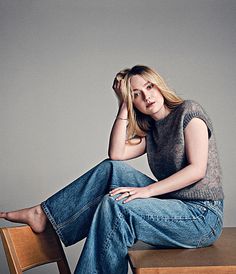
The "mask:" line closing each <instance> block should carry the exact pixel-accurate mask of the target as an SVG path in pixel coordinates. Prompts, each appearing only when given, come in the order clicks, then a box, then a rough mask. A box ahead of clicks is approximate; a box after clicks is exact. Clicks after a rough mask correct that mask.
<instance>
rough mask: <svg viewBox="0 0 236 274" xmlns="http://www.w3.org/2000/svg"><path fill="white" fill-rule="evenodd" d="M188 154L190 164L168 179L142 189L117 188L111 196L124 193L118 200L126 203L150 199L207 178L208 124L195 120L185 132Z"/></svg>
mask: <svg viewBox="0 0 236 274" xmlns="http://www.w3.org/2000/svg"><path fill="white" fill-rule="evenodd" d="M184 135H185V144H186V154H187V159H188V162H189V164H188V165H187V166H186V167H185V168H183V169H181V170H180V171H178V172H176V173H174V174H173V175H171V176H169V177H168V178H166V179H164V180H161V181H159V182H156V183H153V184H151V185H149V186H147V187H142V188H130V187H126V188H117V189H115V190H114V191H112V192H111V195H116V194H118V193H123V194H122V195H120V197H119V198H118V199H122V198H124V197H127V192H130V194H131V196H129V197H128V198H127V199H126V201H125V202H129V201H131V200H133V199H136V198H148V197H152V196H159V195H162V194H165V193H169V192H172V191H176V190H178V189H181V188H184V187H186V186H188V185H191V184H193V183H195V182H197V181H198V180H200V179H201V178H203V177H204V176H205V173H206V168H207V159H208V131H207V126H206V124H205V123H204V122H203V121H202V120H201V119H199V118H193V119H192V120H191V121H190V122H189V124H188V126H187V127H186V129H185V131H184Z"/></svg>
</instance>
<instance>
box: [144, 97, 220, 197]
mask: <svg viewBox="0 0 236 274" xmlns="http://www.w3.org/2000/svg"><path fill="white" fill-rule="evenodd" d="M194 117H197V118H200V119H202V120H203V121H204V122H205V123H206V125H207V128H208V136H209V149H208V150H209V151H208V163H207V171H206V175H205V177H204V178H203V179H201V180H199V181H198V182H196V183H194V184H192V185H190V186H187V187H185V188H183V189H180V190H177V191H174V192H171V193H168V194H165V195H162V197H163V198H175V199H181V200H222V199H223V198H224V194H223V189H222V182H221V168H220V164H219V159H218V153H217V148H216V142H215V136H214V133H213V128H212V123H211V121H210V118H209V117H208V115H207V113H206V112H205V111H204V110H203V108H202V107H201V106H200V105H199V104H198V103H196V102H194V101H192V100H186V101H184V102H183V103H182V104H181V105H179V106H178V107H177V108H175V109H174V110H172V112H171V113H170V114H169V115H168V116H166V117H165V118H164V119H161V120H158V121H155V123H154V125H153V126H152V128H151V130H150V131H149V132H148V134H147V157H148V163H149V166H150V168H151V170H152V172H153V174H154V176H155V177H156V179H157V180H158V181H160V180H162V179H165V178H167V177H168V176H170V175H172V174H174V173H175V172H177V171H179V170H180V169H182V168H184V167H185V166H187V165H188V161H187V158H186V153H185V140H184V129H185V128H186V126H187V125H188V123H189V122H190V121H191V119H192V118H194Z"/></svg>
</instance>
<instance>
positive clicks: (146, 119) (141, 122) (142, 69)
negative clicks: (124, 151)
mask: <svg viewBox="0 0 236 274" xmlns="http://www.w3.org/2000/svg"><path fill="white" fill-rule="evenodd" d="M134 75H140V76H141V77H142V78H144V79H145V80H147V81H149V82H150V83H152V84H154V85H155V86H156V87H157V88H158V90H159V91H160V93H161V94H162V96H163V98H164V104H165V105H166V106H167V107H168V108H169V109H174V108H176V107H177V106H178V105H180V104H181V103H182V102H183V100H182V99H181V98H180V97H179V96H178V95H177V94H176V93H175V92H174V91H173V90H171V89H170V88H169V87H168V86H167V84H166V83H165V81H164V79H163V78H162V77H161V76H160V75H159V74H158V73H157V72H156V71H154V70H153V69H151V68H149V67H147V66H144V65H136V66H134V67H132V68H131V69H128V68H127V69H123V70H121V71H120V72H118V73H117V75H116V79H117V80H120V79H124V80H125V83H126V90H125V91H124V94H123V97H124V98H123V99H124V101H125V102H126V104H127V109H128V125H127V138H128V140H130V139H132V138H133V137H135V136H137V137H144V136H145V135H146V133H147V131H148V130H149V129H150V127H151V124H152V121H153V120H152V119H151V117H150V116H148V115H145V114H143V113H141V112H140V111H139V110H138V109H136V108H135V107H134V105H133V98H132V93H131V85H130V79H131V78H132V76H134Z"/></svg>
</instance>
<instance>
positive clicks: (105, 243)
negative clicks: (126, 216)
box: [101, 214, 122, 256]
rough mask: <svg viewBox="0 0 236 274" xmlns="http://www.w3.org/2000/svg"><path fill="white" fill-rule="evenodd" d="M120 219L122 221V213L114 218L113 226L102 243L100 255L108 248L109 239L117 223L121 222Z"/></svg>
mask: <svg viewBox="0 0 236 274" xmlns="http://www.w3.org/2000/svg"><path fill="white" fill-rule="evenodd" d="M121 221H122V215H121V214H118V217H117V218H116V221H115V223H114V226H113V228H112V230H111V231H110V232H109V233H108V235H107V237H106V240H105V242H104V244H103V249H102V251H101V254H102V256H106V251H107V250H108V249H109V246H110V240H111V239H112V238H113V235H114V233H115V231H116V230H117V228H118V227H119V225H120V224H121Z"/></svg>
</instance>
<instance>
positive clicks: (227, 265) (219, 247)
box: [128, 227, 236, 274]
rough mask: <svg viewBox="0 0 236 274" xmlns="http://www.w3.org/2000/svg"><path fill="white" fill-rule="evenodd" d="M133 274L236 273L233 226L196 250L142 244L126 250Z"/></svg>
mask: <svg viewBox="0 0 236 274" xmlns="http://www.w3.org/2000/svg"><path fill="white" fill-rule="evenodd" d="M128 254H129V261H130V265H131V268H132V270H133V272H134V273H135V274H172V273H174V274H184V273H192V274H210V273H211V274H213V273H214V274H226V273H227V274H230V273H236V227H228V228H224V229H223V233H222V235H221V236H220V238H219V239H218V240H217V241H216V242H215V243H214V245H212V246H209V247H205V248H197V249H179V248H178V249H159V250H158V249H154V248H152V247H150V246H147V245H145V244H141V245H137V246H134V247H132V248H130V249H129V252H128Z"/></svg>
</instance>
